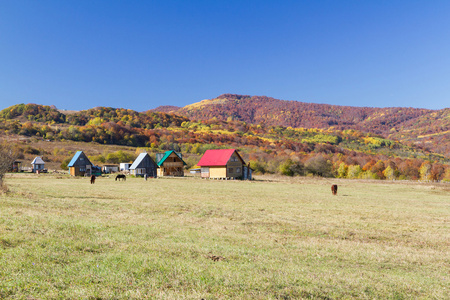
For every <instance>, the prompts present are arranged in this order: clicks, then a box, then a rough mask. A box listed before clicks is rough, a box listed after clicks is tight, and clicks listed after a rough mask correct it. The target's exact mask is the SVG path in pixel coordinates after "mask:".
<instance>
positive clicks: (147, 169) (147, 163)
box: [129, 153, 158, 178]
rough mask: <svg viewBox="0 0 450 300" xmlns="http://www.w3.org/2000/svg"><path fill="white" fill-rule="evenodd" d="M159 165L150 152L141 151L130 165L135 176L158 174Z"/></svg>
mask: <svg viewBox="0 0 450 300" xmlns="http://www.w3.org/2000/svg"><path fill="white" fill-rule="evenodd" d="M157 169H158V166H157V165H156V163H155V161H154V160H153V159H152V158H151V157H150V155H148V153H141V154H139V156H138V157H137V158H136V160H135V161H134V162H133V164H132V165H131V166H130V169H129V170H130V174H131V175H135V176H144V175H145V174H147V176H148V177H155V178H156V176H157V171H156V170H157Z"/></svg>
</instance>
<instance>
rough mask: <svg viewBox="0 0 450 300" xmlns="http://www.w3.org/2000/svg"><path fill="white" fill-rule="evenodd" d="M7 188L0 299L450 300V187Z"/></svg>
mask: <svg viewBox="0 0 450 300" xmlns="http://www.w3.org/2000/svg"><path fill="white" fill-rule="evenodd" d="M331 183H337V184H338V185H339V189H338V193H337V196H333V195H332V194H331V190H330V186H331ZM6 184H7V185H8V188H9V190H10V192H9V193H7V194H3V195H0V298H13V299H49V298H50V299H51V298H64V299H141V298H151V299H230V298H232V299H302V298H304V299H341V298H360V299H448V298H449V286H450V282H449V279H450V276H449V270H450V266H449V262H450V253H449V246H450V244H449V241H450V226H449V221H450V192H449V186H448V185H425V184H419V183H408V184H404V183H395V184H390V183H386V182H381V181H380V182H377V181H374V182H361V181H348V180H347V181H339V180H333V182H331V181H329V180H325V179H323V180H319V179H308V178H294V179H289V180H287V179H286V180H256V181H253V182H246V181H213V180H201V179H198V178H177V179H175V178H169V179H149V180H148V181H145V180H144V179H142V178H130V177H128V178H127V180H126V181H120V182H119V181H114V178H113V177H111V178H104V177H101V178H97V180H96V182H95V184H90V183H89V179H88V178H70V177H68V176H65V175H63V176H59V177H56V176H51V175H39V176H38V175H31V174H29V175H13V176H9V177H7V178H6Z"/></svg>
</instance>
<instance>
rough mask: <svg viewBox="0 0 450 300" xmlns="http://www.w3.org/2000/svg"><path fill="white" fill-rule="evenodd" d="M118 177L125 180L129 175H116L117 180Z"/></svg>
mask: <svg viewBox="0 0 450 300" xmlns="http://www.w3.org/2000/svg"><path fill="white" fill-rule="evenodd" d="M117 179H118V180H119V181H120V179H122V180H123V181H125V180H127V176H125V175H123V174H119V175H117V176H116V181H117Z"/></svg>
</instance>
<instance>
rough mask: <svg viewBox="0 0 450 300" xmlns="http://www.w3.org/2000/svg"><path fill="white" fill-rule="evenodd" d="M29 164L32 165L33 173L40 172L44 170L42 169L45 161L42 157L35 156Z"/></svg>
mask: <svg viewBox="0 0 450 300" xmlns="http://www.w3.org/2000/svg"><path fill="white" fill-rule="evenodd" d="M31 165H32V172H33V173H40V172H44V170H45V162H44V160H43V159H42V157H39V156H36V157H35V158H34V159H33V161H32V162H31ZM45 171H46V170H45Z"/></svg>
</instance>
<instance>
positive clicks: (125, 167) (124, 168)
mask: <svg viewBox="0 0 450 300" xmlns="http://www.w3.org/2000/svg"><path fill="white" fill-rule="evenodd" d="M131 165H132V164H130V163H120V164H119V171H121V172H122V171H129V170H130V167H131Z"/></svg>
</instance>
